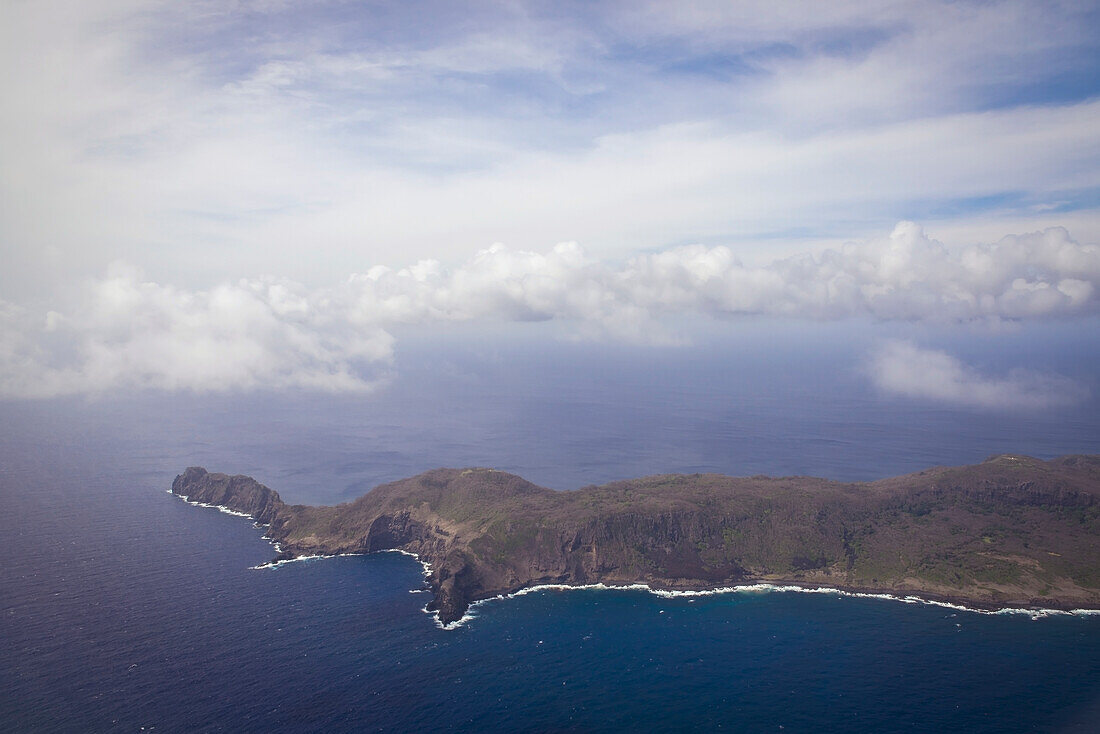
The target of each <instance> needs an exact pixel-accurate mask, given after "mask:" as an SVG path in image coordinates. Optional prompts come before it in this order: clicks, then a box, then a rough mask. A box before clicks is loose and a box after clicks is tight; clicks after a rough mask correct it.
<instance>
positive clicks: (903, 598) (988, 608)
mask: <svg viewBox="0 0 1100 734" xmlns="http://www.w3.org/2000/svg"><path fill="white" fill-rule="evenodd" d="M168 494H171V495H173V496H174V497H178V498H179V499H181V500H183V501H184V502H185V503H187V504H189V505H192V506H195V507H206V508H211V509H215V510H218V511H219V512H223V513H225V514H227V515H232V516H234V517H243V518H248V519H250V520H252V521H253V527H256V528H269V527H270V525H269V524H267V523H260V522H259V521H257V520H255V518H253V517H252V516H251V515H249V514H247V513H244V512H238V511H236V510H231V509H229V508H227V507H224V506H222V505H216V504H211V503H206V502H198V501H194V500H191V499H190V498H189V497H187V496H184V495H182V494H177V493H175V492H173V491H172V490H168ZM262 537H263V539H264V540H266V541H267V542H268V543H270V544H271V545H272V547H273V548H274V549H275V551H276V553H277V554H282V553H284V551H283V549H282V547H281V545H280V544H279V542H278V541H276V540H274V539H272V538H270V537H269V536H268V535H267V534H266V533H265V534H264V535H263V536H262ZM376 553H400V554H401V555H405V556H409V557H411V558H413V559H415V560H416V562H417V563H419V564H420V566H421V573H422V575H423V577H424V580H425V583H428V588H427V589H413V590H410V593H412V592H420V591H431V592H432V594H433V602H434V601H435V599H434V597H436V596H438V590H436V589H434V588H432V587H431V585H430V583H429V582H428V578H429V577H430V576H431V573H432V570H431V568H432V567H431V564H430V563H429V562H428V561H425V560H423V559H421V558H420V556H419V555H418V554H416V553H413V552H411V551H407V550H404V549H402V548H386V549H383V550H378V551H373V552H370V553H357V552H351V553H317V554H310V555H303V556H294V557H293V558H282V559H273V560H271V561H268V562H266V563H262V564H259V565H256V566H249V570H267V569H275V568H279V567H280V566H284V565H286V564H289V563H296V562H299V561H311V560H321V559H325V558H340V557H345V556H369V555H374V554H376ZM583 590H598V591H645V592H647V593H649V594H652V595H654V596H658V597H661V598H665V599H676V598H697V597H707V596H719V595H726V594H761V593H802V594H826V595H831V596H837V597H848V598H853V599H879V600H882V601H894V602H901V603H904V604H921V605H925V606H938V607H941V608H944V609H951V610H954V611H960V612H970V613H973V614H982V615H987V616H1004V615H1025V616H1028V617H1029V618H1031V620H1033V621H1037V620H1040V619H1045V618H1047V617H1056V616H1077V617H1087V616H1095V615H1100V608H1089V607H1068V605H1067V607H1063V608H1059V607H1037V606H1004V607H999V606H995V605H988V604H981V603H979V602H975V601H973V600H969V599H965V598H963V597H952V596H946V595H942V594H931V593H930V594H922V593H921V592H919V591H913V590H906V591H905V592H891V591H883V590H878V589H869V588H865V587H843V586H831V585H826V584H819V583H813V582H801V581H797V580H787V579H770V580H767V581H764V580H761V581H753V582H749V583H743V584H736V585H734V586H719V587H713V588H708V587H700V588H665V587H661V586H651V585H650V584H647V583H644V582H641V581H638V582H634V583H604V582H596V583H590V584H563V583H544V584H534V585H531V586H523V587H521V588H519V589H516V590H515V591H506V592H501V593H496V594H492V595H491V596H485V597H483V598H479V599H473V600H471V601H470V602H469V604H468V606H467V608H466V610H465V611H464V612H463V614H462V616H461V617H459V618H458V619H456V620H452V621H450V622H444V621H443V620H442V619H441V617H440V612H439V610H438V609H437V610H434V611H433V610H429V609H428V606H430V605H431V603H432V602H429V603H428V605H426V606H425V607H424V608H422V609H421V611H423V612H424V613H425V614H429V615H431V616H432V617H433V619H434V621H435V625H436V627H438V628H439V629H442V630H447V631H451V630H456V629H459V628H461V627H464V626H466V624H468V623H469V622H471V621H473V620H474V619H476V618H477V617H478V616H479V615H478V614H477V613H476V611H475V610H476V609H477V608H478V607H480V606H483V605H486V604H489V603H491V602H497V601H504V600H507V599H512V598H515V597H519V596H524V595H527V594H532V593H536V592H542V591H583Z"/></svg>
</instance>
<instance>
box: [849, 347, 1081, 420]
mask: <svg viewBox="0 0 1100 734" xmlns="http://www.w3.org/2000/svg"><path fill="white" fill-rule="evenodd" d="M868 374H869V376H870V377H871V379H872V381H873V382H874V384H875V386H876V387H878V388H879V389H880V390H882V391H883V392H885V393H889V394H893V395H902V396H905V397H909V398H917V399H924V400H933V401H936V402H942V403H950V404H952V405H962V406H970V407H978V408H989V409H994V410H1028V409H1043V408H1052V407H1057V406H1063V405H1072V404H1073V403H1076V402H1079V401H1081V400H1084V399H1086V398H1087V397H1088V391H1087V389H1085V388H1084V387H1082V386H1081V385H1079V384H1077V383H1075V382H1074V381H1072V380H1070V379H1068V378H1066V377H1062V376H1060V375H1047V374H1041V373H1038V372H1032V371H1029V370H1021V369H1014V370H1010V371H1009V372H1008V373H1007V374H1006V375H1004V376H1003V377H998V376H992V375H983V374H981V373H979V372H978V371H977V370H974V369H973V368H971V367H969V366H967V365H965V364H963V363H962V362H960V361H959V360H957V359H955V358H954V357H952V356H951V355H949V354H947V353H946V352H941V351H937V350H934V349H922V348H920V347H918V346H916V345H915V344H913V343H912V342H907V341H890V342H887V343H886V344H884V345H883V346H882V347H880V348H879V349H878V350H877V351H876V353H875V354H874V355H873V356H872V359H871V362H870V365H869V367H868Z"/></svg>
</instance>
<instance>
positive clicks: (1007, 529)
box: [172, 454, 1100, 625]
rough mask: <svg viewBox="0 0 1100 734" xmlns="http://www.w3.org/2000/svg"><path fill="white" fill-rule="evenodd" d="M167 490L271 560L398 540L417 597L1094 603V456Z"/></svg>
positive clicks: (235, 480)
mask: <svg viewBox="0 0 1100 734" xmlns="http://www.w3.org/2000/svg"><path fill="white" fill-rule="evenodd" d="M172 492H173V493H174V494H176V495H179V496H180V497H182V498H184V499H187V500H189V501H191V502H199V503H204V504H210V505H216V506H218V507H221V508H224V509H227V510H230V511H232V512H236V513H240V514H243V515H247V516H248V517H251V518H252V519H253V520H255V521H256V522H258V523H262V524H265V525H267V526H268V530H267V537H268V538H269V539H271V540H272V541H273V542H275V543H276V547H277V549H279V553H278V556H277V557H276V558H275V559H274V560H275V561H280V560H290V559H295V558H300V557H305V556H317V555H337V554H345V553H374V552H378V551H387V550H397V551H404V552H406V553H411V554H415V555H416V556H417V557H418V558H420V559H421V560H422V561H423V562H424V563H425V564H426V568H427V569H428V570H427V572H426V573H427V583H428V585H429V586H430V589H431V591H432V592H433V600H432V601H431V603H430V604H429V605H428V610H429V611H433V612H435V613H436V614H437V615H438V619H439V621H440V623H442V624H444V625H447V624H450V623H453V622H455V621H456V620H459V619H461V618H462V617H463V615H464V614H465V613H466V611H467V609H468V608H469V606H470V604H471V603H472V602H475V601H477V600H481V599H487V598H491V597H494V596H497V595H501V594H508V593H513V592H516V591H520V590H522V589H525V588H529V587H532V586H536V585H541V584H564V585H571V586H578V585H587V584H594V583H603V584H607V585H630V584H639V583H640V584H645V585H647V586H649V587H650V588H652V589H666V590H704V589H715V588H723V587H729V586H733V585H744V584H751V583H773V584H791V585H797V586H801V587H803V588H834V589H839V590H846V591H853V592H870V593H886V594H891V595H899V596H918V597H920V598H923V599H928V600H933V601H944V602H954V603H959V604H963V605H966V606H969V607H973V608H979V609H997V608H1044V609H1096V608H1100V456H1097V455H1092V456H1064V457H1061V458H1058V459H1054V460H1050V461H1041V460H1039V459H1034V458H1031V457H1028V456H1020V455H1007V454H1006V455H999V456H994V457H991V458H989V459H987V460H986V461H984V462H983V463H981V464H975V465H972V466H962V467H937V468H931V469H927V470H925V471H920V472H917V473H915V474H907V475H904V476H899V477H892V478H889V479H881V480H878V481H873V482H837V481H831V480H826V479H819V478H814V477H780V478H772V477H766V476H752V477H740V478H735V477H729V476H724V475H719V474H687V475H685V474H665V475H658V476H650V477H644V478H641V479H630V480H625V481H616V482H611V483H610V484H604V485H601V486H590V487H584V488H582V489H577V490H571V491H557V490H552V489H547V488H545V487H540V486H538V485H535V484H532V483H531V482H528V481H527V480H525V479H523V478H521V477H518V476H516V475H514V474H509V473H506V472H503V471H497V470H494V469H485V468H471V469H436V470H434V471H429V472H425V473H423V474H420V475H418V476H415V477H411V478H408V479H402V480H400V481H396V482H390V483H388V484H383V485H381V486H378V487H376V488H375V489H373V490H371V491H370V492H368V493H367V494H365V495H363V496H362V497H360V498H359V499H357V500H355V501H353V502H349V503H345V504H341V505H337V506H331V507H310V506H304V505H288V504H285V503H284V502H283V501H282V499H281V498H280V497H279V495H278V493H276V492H275V491H273V490H271V489H269V488H268V487H266V486H264V485H263V484H261V483H259V482H257V481H256V480H254V479H252V478H251V477H247V476H242V475H237V476H228V475H226V474H217V473H211V472H208V471H206V470H205V469H202V468H198V467H191V468H189V469H187V470H186V471H184V473H183V474H180V475H179V476H178V477H176V480H175V482H173V484H172Z"/></svg>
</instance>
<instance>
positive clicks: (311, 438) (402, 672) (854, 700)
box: [0, 323, 1100, 732]
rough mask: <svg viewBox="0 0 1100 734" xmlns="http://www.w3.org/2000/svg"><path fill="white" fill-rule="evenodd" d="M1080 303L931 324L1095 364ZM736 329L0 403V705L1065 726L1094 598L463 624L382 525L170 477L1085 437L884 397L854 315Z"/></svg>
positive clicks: (1006, 348) (832, 451) (348, 477)
mask: <svg viewBox="0 0 1100 734" xmlns="http://www.w3.org/2000/svg"><path fill="white" fill-rule="evenodd" d="M1094 327H1095V325H1094V324H1089V323H1086V324H1078V325H1076V327H1061V328H1063V329H1071V328H1077V329H1078V333H1076V335H1075V336H1076V338H1073V339H1071V338H1068V337H1069V336H1074V335H1073V334H1067V333H1065V332H1064V331H1063V333H1058V331H1057V329H1053V328H1050V329H1037V330H1035V331H1034V332H1030V333H1027V332H1022V333H1007V334H999V335H996V336H995V337H987V338H984V339H978V338H975V337H974V336H973V335H972V334H969V333H962V332H960V333H946V332H945V333H941V334H934V335H928V334H921V333H917V334H915V335H914V336H915V337H916V338H919V339H925V340H927V339H933V338H934V339H936V340H938V341H936V342H935V343H936V344H937V345H939V346H945V347H948V348H949V349H950V351H952V352H953V353H956V354H960V355H963V356H965V358H966V360H967V361H968V362H971V363H973V364H976V365H979V366H980V367H982V368H984V369H988V370H990V371H997V370H998V369H1000V368H1001V366H1002V365H1008V366H1018V365H1024V366H1030V367H1032V368H1034V369H1041V370H1046V371H1058V372H1061V373H1063V374H1066V375H1068V376H1070V377H1073V378H1074V379H1077V380H1079V381H1080V382H1082V383H1083V384H1086V385H1088V386H1090V387H1091V389H1092V390H1093V395H1096V394H1097V393H1098V392H1100V391H1098V390H1097V370H1098V369H1100V368H1098V367H1097V365H1098V364H1100V360H1097V359H1096V357H1097V356H1098V353H1100V348H1098V346H1100V336H1098V335H1097V333H1096V329H1095V328H1094ZM780 332H781V333H777V331H776V329H775V328H773V327H771V326H768V325H756V326H751V327H750V326H743V327H742V328H741V330H740V331H738V332H737V336H736V337H729V338H722V339H716V338H713V336H712V335H711V336H708V335H703V337H704V338H699V339H697V343H698V344H699V346H696V347H691V348H683V349H672V350H653V349H644V348H627V347H621V346H620V347H615V348H610V347H596V346H591V345H575V344H560V343H559V344H555V345H554V346H553V347H551V348H546V347H542V346H540V345H539V343H540V340H541V337H542V336H544V335H539V338H538V339H536V338H531V339H529V340H524V339H519V338H512V336H511V335H505V336H509V338H508V339H506V340H505V339H503V338H502V337H501V335H499V334H498V335H496V336H495V337H494V338H493V339H490V338H484V339H479V338H476V337H475V336H474V335H473V334H471V333H468V332H467V333H456V334H452V335H450V336H440V335H438V334H433V335H430V338H429V336H428V335H425V336H423V337H422V338H418V337H417V335H416V334H410V335H405V336H404V338H403V340H402V341H401V342H400V343H401V344H402V345H403V347H402V352H401V353H400V354H399V358H398V362H397V364H396V365H395V371H394V377H393V380H392V383H391V384H390V385H389V386H388V387H387V388H386V389H385V390H382V391H380V392H379V393H378V394H377V395H374V396H368V397H355V398H348V397H346V396H342V397H334V396H318V395H275V394H253V395H250V396H221V397H218V396H200V397H194V396H191V397H179V396H176V397H170V396H157V395H137V396H127V397H119V396H114V397H111V398H109V399H108V398H103V399H100V400H98V401H92V402H86V401H82V400H75V399H74V400H56V401H49V402H36V403H30V402H28V403H7V404H0V501H2V502H3V506H4V508H5V511H4V512H3V513H2V515H0V543H2V547H3V549H4V550H3V554H4V561H3V563H2V564H0V642H2V645H0V730H4V731H73V732H86V731H140V730H141V727H145V728H146V729H147V730H148V729H149V728H150V727H155V730H156V731H195V730H197V731H233V732H238V731H255V732H268V731H358V730H363V731H371V730H384V731H415V730H423V729H427V728H433V729H443V730H463V731H473V730H485V729H489V730H492V729H503V730H520V731H616V730H618V731H622V730H633V729H646V730H665V731H672V730H683V729H717V728H724V729H731V730H742V731H778V730H779V728H780V727H781V726H782V727H784V730H785V731H838V732H840V731H853V730H862V731H928V732H933V731H948V730H950V731H968V732H970V731H989V732H999V731H1080V732H1089V731H1096V730H1098V722H1100V617H1088V618H1082V617H1060V618H1048V619H1043V620H1039V621H1032V620H1029V619H1027V618H1024V617H1018V616H1011V617H1009V616H1004V617H1001V616H982V615H977V614H972V613H966V612H959V613H957V614H956V613H954V612H952V611H950V610H947V609H943V608H939V607H930V606H915V605H905V604H900V603H896V602H888V601H879V600H868V599H851V598H840V597H832V596H822V595H807V594H789V593H788V594H780V593H769V594H759V593H758V594H739V595H726V596H716V597H706V598H698V599H695V600H688V599H673V600H669V599H662V598H658V597H655V596H652V595H650V594H647V593H645V592H641V591H586V590H582V591H572V592H554V591H546V592H539V593H534V594H530V595H526V596H522V597H518V598H514V599H510V600H506V601H497V602H492V603H489V604H486V605H482V606H479V607H478V608H477V609H476V613H477V617H476V618H475V619H474V620H473V621H472V622H471V623H470V624H469V625H468V626H466V627H463V628H461V629H458V630H454V631H443V630H440V629H438V628H437V627H436V626H435V625H434V624H433V622H432V619H431V618H430V617H429V616H428V615H426V614H424V613H423V612H422V611H421V608H422V607H423V605H424V604H425V603H426V601H427V595H426V594H423V593H410V590H416V589H418V588H419V586H420V583H421V579H420V573H419V566H418V565H417V564H416V563H415V561H413V560H412V559H410V558H407V557H404V556H400V555H396V554H380V555H376V556H370V557H350V558H340V559H327V560H323V561H317V562H303V563H296V564H289V565H286V566H283V567H280V568H278V569H275V570H266V571H256V570H250V569H249V567H250V566H253V565H256V564H257V563H261V562H263V561H266V560H268V559H269V558H270V557H271V555H272V549H271V547H270V546H269V545H268V544H267V543H266V542H265V541H263V540H262V539H261V537H260V536H261V534H262V531H261V530H259V529H256V528H254V527H252V525H251V524H250V523H249V522H248V521H246V520H244V519H241V518H236V517H231V516H229V515H225V514H222V513H219V512H217V511H215V510H211V509H203V508H196V507H192V506H189V505H186V504H184V503H183V502H181V501H179V500H177V499H176V498H174V497H172V496H170V495H168V494H167V493H166V492H165V490H166V489H167V488H168V486H169V485H170V483H171V480H172V478H173V477H174V476H175V474H176V473H178V472H179V471H180V470H181V469H182V468H183V467H185V466H187V465H189V464H202V465H206V466H207V467H208V468H210V469H211V470H222V471H229V472H245V473H250V474H253V475H254V476H256V477H257V478H259V479H261V480H262V481H264V482H265V483H267V484H269V485H270V486H272V487H273V488H275V489H278V490H279V491H280V492H281V493H282V494H283V496H284V499H287V500H289V501H292V502H294V501H299V502H324V503H330V502H339V501H343V500H346V499H349V498H351V497H353V496H357V495H358V494H360V493H362V492H363V491H365V490H366V489H368V488H369V487H371V486H373V485H374V484H377V483H378V482H380V481H385V480H388V479H394V478H398V477H402V476H407V475H409V474H412V473H415V472H417V471H421V470H424V469H428V468H431V467H434V466H439V465H450V466H464V465H489V466H496V467H499V468H502V469H507V470H510V471H515V472H517V473H520V474H522V475H524V476H526V477H528V478H530V479H532V480H534V481H537V482H540V483H543V484H546V485H547V486H551V487H555V488H559V489H565V488H572V487H577V486H582V485H584V484H589V483H598V482H603V481H608V480H611V479H615V478H621V477H627V476H636V475H640V474H645V473H650V472H656V471H723V472H727V473H733V474H754V473H758V472H765V473H770V474H796V473H797V474H818V475H825V476H830V477H836V478H841V479H867V478H874V477H878V476H885V475H889V474H894V473H898V472H903V471H910V470H915V469H919V468H922V467H924V466H927V465H929V464H954V463H964V462H971V461H980V460H981V459H982V458H984V457H985V456H987V455H989V454H992V453H996V452H1000V451H1020V452H1027V453H1032V454H1036V455H1040V456H1054V455H1058V454H1062V453H1070V452H1091V453H1096V452H1100V410H1097V408H1098V402H1097V400H1096V399H1095V398H1094V399H1092V400H1091V401H1090V402H1089V403H1088V404H1086V405H1081V406H1075V407H1073V408H1068V409H1061V410H1056V411H1039V412H1031V413H1013V412H1009V413H1004V412H1001V413H990V412H983V411H975V410H963V409H955V408H950V407H944V406H936V405H930V404H926V403H920V402H915V401H906V400H901V399H896V398H889V397H886V396H881V395H878V394H876V393H874V392H873V391H872V390H870V389H869V388H868V386H867V384H866V380H865V378H863V377H862V376H861V375H860V373H859V369H858V361H859V355H860V354H861V353H862V350H865V349H866V348H867V347H868V345H869V344H871V343H873V340H874V339H875V338H876V335H875V334H874V333H873V332H872V333H865V332H857V331H851V330H841V329H833V330H832V331H830V329H829V328H819V327H815V328H813V329H810V328H806V329H804V330H802V329H799V328H796V327H786V328H785V329H783V330H780Z"/></svg>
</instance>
